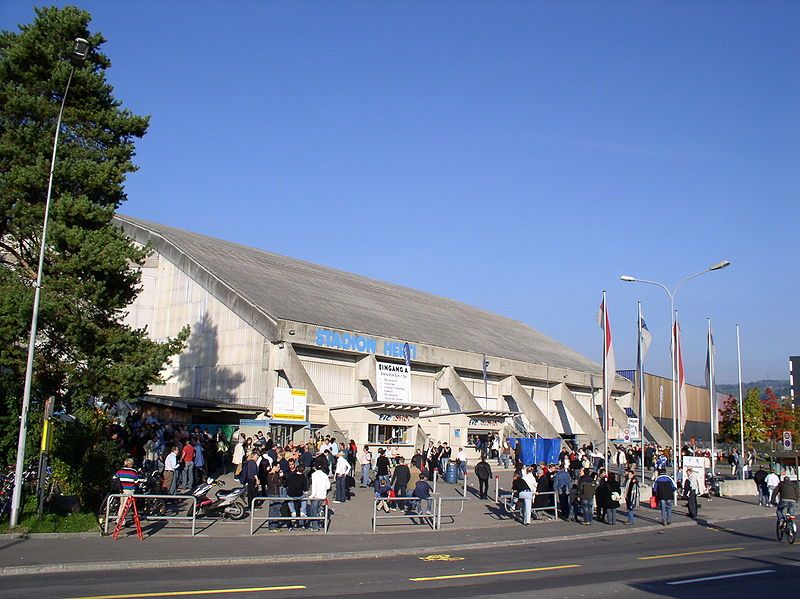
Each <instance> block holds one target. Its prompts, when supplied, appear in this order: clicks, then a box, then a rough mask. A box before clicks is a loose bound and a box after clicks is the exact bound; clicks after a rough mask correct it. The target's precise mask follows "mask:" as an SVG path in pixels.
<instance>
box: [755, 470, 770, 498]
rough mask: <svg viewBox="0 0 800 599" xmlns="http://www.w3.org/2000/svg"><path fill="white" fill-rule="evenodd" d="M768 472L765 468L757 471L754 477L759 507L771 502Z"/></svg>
mask: <svg viewBox="0 0 800 599" xmlns="http://www.w3.org/2000/svg"><path fill="white" fill-rule="evenodd" d="M766 480H767V471H766V470H764V469H763V468H759V469H758V470H756V472H755V474H754V475H753V482H754V483H756V496H757V497H758V505H759V507H761V506H763V505H766V504H767V503H768V502H769V495H768V494H767V485H766V484H765V481H766Z"/></svg>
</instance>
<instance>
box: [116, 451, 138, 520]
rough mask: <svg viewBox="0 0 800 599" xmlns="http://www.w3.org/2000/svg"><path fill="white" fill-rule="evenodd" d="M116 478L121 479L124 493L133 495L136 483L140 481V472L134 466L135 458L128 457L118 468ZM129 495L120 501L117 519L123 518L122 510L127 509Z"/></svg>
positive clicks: (120, 483) (120, 482)
mask: <svg viewBox="0 0 800 599" xmlns="http://www.w3.org/2000/svg"><path fill="white" fill-rule="evenodd" d="M114 479H115V480H118V481H119V486H120V487H122V494H123V495H133V493H134V491H136V483H137V482H138V481H139V472H138V471H137V470H136V469H135V468H134V467H133V458H126V459H125V463H124V464H123V465H122V468H120V469H119V470H117V473H116V474H115V475H114ZM127 500H128V498H127V497H121V498H120V502H119V510H118V511H117V520H119V519H120V518H122V510H123V509H125V502H126V501H127Z"/></svg>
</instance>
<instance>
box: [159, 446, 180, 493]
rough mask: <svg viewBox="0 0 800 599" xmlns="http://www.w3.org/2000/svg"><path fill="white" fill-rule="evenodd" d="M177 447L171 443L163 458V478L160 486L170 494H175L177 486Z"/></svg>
mask: <svg viewBox="0 0 800 599" xmlns="http://www.w3.org/2000/svg"><path fill="white" fill-rule="evenodd" d="M177 470H178V447H177V446H175V445H171V446H170V448H169V453H168V454H167V458H166V459H165V460H164V480H163V482H162V483H161V487H162V488H163V489H164V490H165V491H167V493H168V494H170V495H175V491H176V490H177V488H178V473H177Z"/></svg>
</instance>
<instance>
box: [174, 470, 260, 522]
mask: <svg viewBox="0 0 800 599" xmlns="http://www.w3.org/2000/svg"><path fill="white" fill-rule="evenodd" d="M224 486H225V483H224V482H223V481H221V480H214V479H213V478H209V479H206V482H204V483H201V484H199V485H197V487H195V489H194V490H193V491H192V495H194V497H195V498H196V499H197V517H198V518H202V517H203V516H222V517H223V518H231V519H232V520H241V519H242V518H244V517H245V516H247V509H246V506H245V499H244V496H245V491H246V488H245V487H237V488H235V489H231V490H230V491H224V490H222V489H219V490H218V491H217V492H216V493H215V496H214V499H211V498H210V497H208V492H209V491H210V490H211V489H212V488H213V487H224ZM191 514H192V510H191V509H190V510H189V512H188V514H187V515H189V516H191Z"/></svg>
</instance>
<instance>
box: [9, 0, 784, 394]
mask: <svg viewBox="0 0 800 599" xmlns="http://www.w3.org/2000/svg"><path fill="white" fill-rule="evenodd" d="M56 4H58V5H61V4H62V3H60V2H56ZM80 6H81V7H82V8H85V9H87V10H89V11H90V12H91V13H92V14H93V16H94V22H93V29H94V30H99V31H101V32H102V33H103V34H104V35H105V36H106V37H107V38H108V40H109V41H108V43H107V44H106V45H105V46H104V48H103V50H104V52H105V53H106V54H107V55H108V56H109V57H110V58H111V60H112V68H111V69H110V71H109V72H108V77H109V80H110V82H111V83H112V84H113V85H114V88H115V92H116V95H117V97H118V98H119V99H121V100H122V101H123V104H124V106H126V107H128V108H130V109H131V110H133V111H134V112H136V113H139V114H149V115H151V116H152V119H151V126H150V130H149V132H148V134H147V136H146V137H145V138H144V139H142V140H141V141H140V142H139V143H138V145H137V149H138V151H137V163H138V165H139V166H140V170H139V172H137V173H135V174H133V175H131V176H130V177H129V180H128V183H127V191H128V198H129V199H128V202H127V203H126V204H125V205H124V206H123V208H122V212H123V213H125V214H130V215H133V216H137V217H141V218H146V219H150V220H154V221H157V222H161V223H166V224H170V225H173V226H177V227H181V228H185V229H188V230H192V231H196V232H199V233H204V234H208V235H212V236H216V237H221V238H225V239H230V240H234V241H237V242H240V243H243V244H246V245H251V246H255V247H260V248H263V249H266V250H270V251H273V252H277V253H281V254H285V255H289V256H294V257H298V258H302V259H305V260H309V261H312V262H317V263H321V264H325V265H328V266H332V267H335V268H339V269H343V270H347V271H351V272H357V273H360V274H364V275H367V276H370V277H375V278H379V279H383V280H387V281H391V282H394V283H398V284H402V285H407V286H410V287H414V288H418V289H422V290H425V291H429V292H433V293H436V294H440V295H444V296H447V297H451V298H455V299H458V300H460V301H464V302H466V303H470V304H473V305H476V306H480V307H482V308H485V309H487V310H490V311H493V312H497V313H500V314H503V315H506V316H509V317H511V318H514V319H518V320H522V321H524V322H526V323H528V324H530V325H531V326H533V327H534V328H537V329H539V330H541V331H543V332H545V333H547V334H549V335H551V336H552V337H554V338H556V339H558V340H559V341H561V342H563V343H566V344H567V345H569V346H571V347H573V348H575V349H576V350H578V351H580V352H581V353H583V354H585V355H587V356H589V357H591V358H593V359H595V360H597V361H600V360H601V357H602V336H601V332H600V330H599V329H598V328H597V325H596V321H595V316H596V312H597V307H598V305H599V303H600V299H601V293H602V290H603V289H606V290H607V291H608V298H609V307H610V308H609V309H610V314H611V319H612V330H613V331H614V333H615V339H614V340H615V345H616V353H617V366H618V367H619V368H624V367H630V368H633V367H634V366H635V356H636V354H635V338H636V334H635V324H636V321H635V318H636V301H637V300H641V301H642V302H643V309H644V313H645V318H646V320H647V322H648V325H649V327H650V330H651V331H652V334H653V338H654V341H653V345H652V347H651V350H650V353H649V354H648V363H647V369H648V370H649V371H652V372H656V373H659V374H664V375H668V374H669V343H668V336H669V332H668V331H669V324H668V323H669V304H668V300H667V296H666V294H665V293H664V292H663V291H660V290H659V289H657V288H655V287H650V286H644V285H635V284H626V283H622V282H620V281H619V279H618V277H619V275H621V274H632V275H636V276H639V277H642V278H650V279H655V280H658V281H660V282H663V283H665V284H667V285H668V286H670V287H672V286H674V285H675V284H676V283H677V282H678V281H679V280H680V279H682V278H683V277H684V276H687V275H689V274H692V273H695V272H698V271H700V270H702V269H703V268H705V267H706V266H708V265H711V264H713V263H715V262H717V261H719V260H722V259H729V260H731V262H732V263H733V265H732V266H731V267H730V268H728V269H726V270H723V271H720V272H716V273H711V274H707V275H704V276H703V277H700V278H698V279H696V280H693V281H691V282H689V283H687V284H686V286H685V287H684V288H682V290H681V291H680V293H679V295H678V301H677V304H678V309H679V313H680V318H681V321H682V326H683V331H684V352H685V358H686V367H687V372H688V380H689V382H690V383H696V384H702V381H703V369H704V362H705V351H706V349H705V327H706V318H707V317H711V318H712V320H713V323H714V328H715V336H716V341H717V364H718V380H720V381H721V382H735V380H736V376H737V375H736V338H735V325H736V323H739V324H740V325H741V332H742V354H743V356H742V358H743V371H744V378H745V380H755V379H759V378H767V377H769V378H781V379H786V378H788V373H787V371H788V364H787V357H788V356H789V355H790V354H800V326H798V318H797V297H798V292H800V289H799V287H800V283H799V281H800V268H798V255H800V253H799V252H798V250H800V247H798V246H799V245H800V242H799V241H798V239H799V236H798V220H800V219H799V217H800V208H798V202H797V200H796V194H797V190H798V189H800V170H798V164H800V109H799V108H798V106H799V104H798V98H799V97H800V79H799V76H798V70H797V57H798V56H800V36H798V35H797V31H798V30H800V4H798V3H796V2H770V3H761V2H691V3H688V2H687V3H677V2H668V3H663V2H644V1H641V2H616V3H600V2H553V3H535V2H488V1H487V2H421V1H420V2H412V1H407V2H260V1H259V2H243V1H240V2H225V3H222V2H216V3H212V2H200V3H198V2H181V1H178V2H147V1H145V2H135V3H134V2H82V3H80ZM32 7H33V5H32V4H30V3H26V2H17V1H15V0H6V1H5V2H3V6H2V7H0V26H2V28H4V29H9V28H14V27H15V26H16V24H18V23H24V22H29V21H31V20H32V15H33V10H32Z"/></svg>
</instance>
